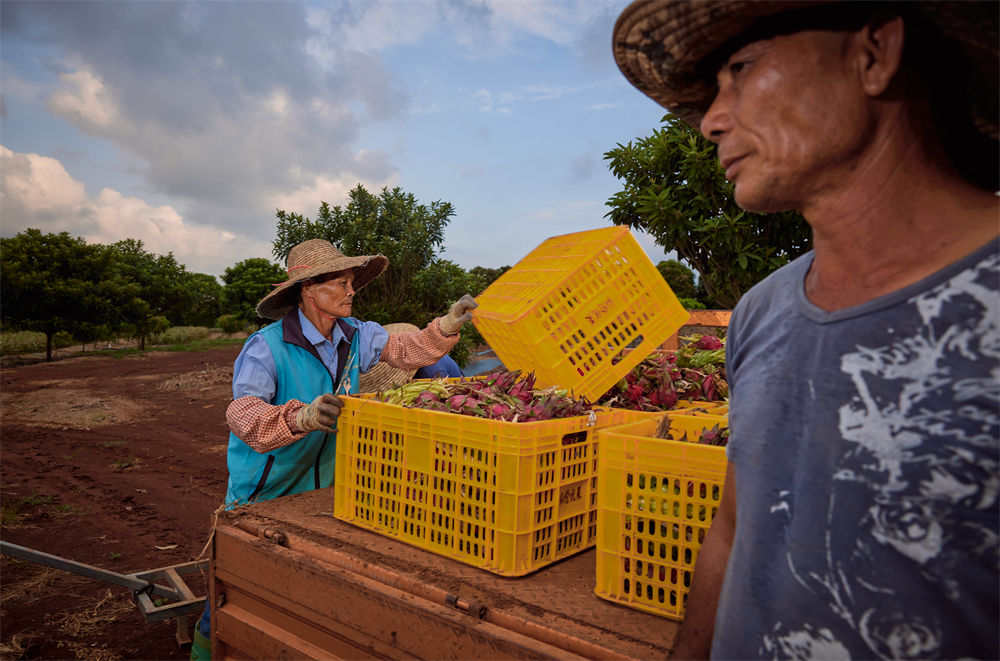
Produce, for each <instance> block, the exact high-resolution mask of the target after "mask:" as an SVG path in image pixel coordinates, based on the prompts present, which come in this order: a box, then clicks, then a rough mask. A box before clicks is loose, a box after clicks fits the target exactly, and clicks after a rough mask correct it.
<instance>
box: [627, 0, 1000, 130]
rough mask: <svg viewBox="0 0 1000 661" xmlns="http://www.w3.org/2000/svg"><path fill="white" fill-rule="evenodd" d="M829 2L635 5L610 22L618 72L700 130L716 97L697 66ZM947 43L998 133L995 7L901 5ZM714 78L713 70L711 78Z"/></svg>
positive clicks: (983, 122) (648, 0) (686, 0)
mask: <svg viewBox="0 0 1000 661" xmlns="http://www.w3.org/2000/svg"><path fill="white" fill-rule="evenodd" d="M830 1H831V0H812V1H800V0H778V1H773V0H761V1H750V0H730V1H727V2H716V1H706V0H703V1H696V0H636V1H635V2H633V3H632V4H630V5H629V6H628V7H626V8H625V9H624V10H623V11H622V13H621V15H620V16H619V17H618V20H617V21H616V22H615V28H614V36H613V41H612V48H613V51H614V57H615V61H616V62H617V63H618V68H619V69H621V71H622V73H623V74H624V75H625V77H626V78H627V79H628V80H629V82H631V83H632V84H633V85H635V86H636V87H637V88H638V89H639V90H640V91H641V92H643V93H644V94H646V95H647V96H649V97H650V98H651V99H653V100H654V101H656V102H657V103H659V104H660V105H661V106H663V107H664V108H667V109H668V110H670V111H671V112H672V113H674V114H675V115H677V116H678V117H680V118H681V119H682V120H684V121H685V122H687V123H688V124H690V125H692V126H694V127H696V128H697V127H698V125H699V124H700V123H701V119H702V117H703V116H704V114H705V112H706V111H707V110H708V107H709V106H710V105H711V103H712V101H713V99H714V98H715V91H716V90H715V84H714V80H710V79H709V78H708V77H707V76H706V75H705V74H706V72H704V71H702V70H701V69H700V65H701V63H702V62H703V60H704V59H705V58H706V57H708V56H709V55H712V54H713V53H714V52H715V51H717V50H718V49H719V48H720V47H722V46H723V45H725V44H726V43H728V42H730V41H731V40H732V39H734V38H735V37H737V36H739V35H740V34H742V33H743V32H745V31H746V30H747V29H749V28H750V27H751V26H753V24H754V23H755V22H756V21H757V20H758V19H760V18H763V17H766V16H774V15H776V14H779V13H783V12H786V11H790V10H795V9H802V8H805V7H811V6H818V5H823V4H828V3H829V2H830ZM902 4H903V5H905V6H908V7H911V8H913V9H915V10H916V11H918V12H920V13H921V14H922V15H923V16H924V17H925V18H927V19H929V20H930V21H932V22H933V23H934V24H936V25H937V26H938V27H939V28H940V29H941V31H942V32H943V33H944V35H945V36H946V37H948V38H950V39H952V40H953V41H954V42H955V43H956V45H957V46H958V47H959V49H960V50H961V51H962V52H963V53H964V55H965V56H966V58H968V60H969V63H970V64H971V65H972V66H973V67H974V70H975V72H976V74H977V75H975V76H973V88H972V89H970V90H969V99H970V102H971V103H972V110H973V114H974V118H973V120H974V122H975V124H976V127H977V128H978V129H979V130H980V131H981V132H982V133H984V134H985V135H987V136H989V137H990V138H993V139H994V140H996V139H997V137H998V131H997V107H998V102H997V80H998V74H997V72H998V64H997V57H998V48H997V10H996V4H995V3H973V2H915V3H902ZM713 73H714V72H713Z"/></svg>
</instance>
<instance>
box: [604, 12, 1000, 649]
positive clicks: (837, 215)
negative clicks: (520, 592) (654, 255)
mask: <svg viewBox="0 0 1000 661" xmlns="http://www.w3.org/2000/svg"><path fill="white" fill-rule="evenodd" d="M997 14H998V6H997V4H996V3H987V4H983V3H965V2H956V3H928V2H917V3H901V4H899V5H893V4H873V3H850V4H847V3H832V4H830V3H822V2H793V1H788V2H691V1H681V0H640V1H638V2H634V3H633V4H631V5H629V6H628V7H627V8H626V9H625V10H624V12H623V13H622V15H621V16H620V17H619V19H618V21H617V23H616V26H615V32H614V43H613V48H614V54H615V59H616V60H617V62H618V65H619V67H620V68H621V70H622V71H623V73H624V74H625V76H626V77H627V78H628V79H629V80H630V81H631V82H632V83H633V84H635V85H636V87H638V88H639V89H640V90H642V91H643V92H645V93H646V94H648V95H649V96H651V97H652V98H653V99H655V100H656V101H657V102H659V103H660V104H661V105H663V106H665V107H666V108H668V109H670V110H671V111H673V112H675V113H676V114H677V115H678V116H680V117H681V118H682V119H684V120H685V121H687V122H689V123H691V124H692V125H694V126H698V127H700V129H701V132H702V133H703V134H704V135H705V136H706V137H707V138H708V139H709V140H711V141H712V142H715V143H716V144H717V146H718V157H719V160H720V161H721V164H722V166H723V167H724V168H725V171H726V176H727V178H728V179H729V180H730V181H731V182H732V183H733V185H734V187H735V193H734V194H735V199H736V201H737V202H738V203H739V204H740V206H742V207H743V208H745V209H748V210H752V211H762V212H771V211H775V212H776V211H782V210H786V209H797V210H799V211H800V212H801V213H802V214H803V216H804V217H805V219H806V220H807V221H808V223H809V224H810V226H811V228H812V231H813V246H814V249H813V251H812V252H810V253H809V254H807V255H804V256H802V257H801V258H799V259H797V260H795V261H793V262H792V263H790V264H788V265H787V266H785V267H784V268H782V269H780V270H778V271H777V272H775V273H774V274H772V275H771V276H770V277H769V278H767V279H766V280H764V281H763V282H761V283H760V284H758V285H757V286H756V287H754V288H753V289H752V290H751V291H750V292H748V293H747V294H746V295H745V296H744V297H743V299H742V300H741V301H740V302H739V304H738V305H737V307H736V309H735V311H734V313H733V316H732V322H731V324H730V330H729V336H728V342H727V351H728V354H727V367H728V370H729V374H730V378H731V380H730V386H731V392H732V396H731V402H730V409H729V410H730V424H731V440H730V442H729V447H728V456H729V464H728V474H727V477H726V484H725V487H724V489H723V502H722V503H721V506H720V508H719V511H718V513H717V515H716V516H715V519H714V522H713V523H712V527H711V530H710V531H709V533H708V535H707V537H706V539H705V541H704V544H703V546H702V548H701V549H700V552H699V554H698V559H697V567H696V572H695V575H694V582H693V585H692V588H691V592H690V594H689V595H688V597H689V598H688V600H687V612H686V616H685V620H684V622H683V624H682V626H681V630H680V633H679V636H678V640H677V641H676V645H675V647H674V656H675V657H677V658H690V657H704V656H705V655H707V654H708V653H709V651H711V655H712V656H713V657H716V658H725V659H743V658H753V657H761V656H767V657H775V658H778V657H781V658H785V657H795V658H807V657H821V658H848V657H854V658H871V659H873V658H901V657H907V658H939V657H941V658H956V657H978V658H991V659H995V658H998V657H1000V648H998V629H997V622H998V601H1000V600H998V586H1000V574H998V564H1000V551H998V536H1000V530H998V500H997V494H998V485H1000V472H998V464H1000V440H998V439H1000V427H998V420H1000V363H998V357H1000V327H998V324H1000V293H998V281H1000V267H998V264H1000V254H998V241H997V233H998V227H1000V224H998V221H1000V213H998V203H997V196H996V195H995V194H994V193H995V192H996V190H997V162H998V160H1000V159H998V151H997V143H996V139H997V98H998V95H997V80H998V74H997V70H998V57H997Z"/></svg>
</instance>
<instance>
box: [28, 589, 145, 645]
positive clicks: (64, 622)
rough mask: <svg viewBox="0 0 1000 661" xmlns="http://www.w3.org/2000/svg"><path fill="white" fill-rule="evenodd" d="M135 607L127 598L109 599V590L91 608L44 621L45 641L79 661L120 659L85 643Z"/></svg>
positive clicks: (112, 597) (112, 596)
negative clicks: (53, 642)
mask: <svg viewBox="0 0 1000 661" xmlns="http://www.w3.org/2000/svg"><path fill="white" fill-rule="evenodd" d="M134 608H135V606H134V605H133V604H132V602H131V600H130V599H129V597H128V595H126V594H120V595H117V596H115V595H113V594H112V593H111V590H105V591H104V594H103V595H101V597H100V598H99V599H98V600H97V601H96V602H95V603H93V604H92V605H90V606H88V607H86V608H84V609H83V610H80V611H77V612H75V613H60V614H58V615H49V616H46V617H45V625H46V627H47V628H48V631H49V639H50V640H53V641H55V642H56V643H57V645H58V646H59V647H60V648H63V647H65V648H68V649H69V650H70V652H71V653H72V656H73V658H75V659H81V660H83V661H111V660H112V659H118V658H121V654H120V653H118V652H116V651H114V650H112V649H110V648H108V647H106V646H104V645H96V646H95V645H93V644H91V643H88V642H85V640H93V637H94V636H100V635H101V634H103V633H104V632H106V631H107V630H108V628H109V627H110V626H111V625H112V624H114V623H115V622H117V621H119V620H121V619H122V618H123V617H125V616H127V615H128V614H129V613H130V612H131V611H132V610H133V609H134Z"/></svg>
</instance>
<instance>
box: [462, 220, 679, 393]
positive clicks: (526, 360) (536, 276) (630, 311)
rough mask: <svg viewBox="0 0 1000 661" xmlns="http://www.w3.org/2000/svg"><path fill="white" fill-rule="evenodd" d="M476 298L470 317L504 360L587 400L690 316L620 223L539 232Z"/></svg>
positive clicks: (513, 366) (659, 343) (630, 367)
mask: <svg viewBox="0 0 1000 661" xmlns="http://www.w3.org/2000/svg"><path fill="white" fill-rule="evenodd" d="M477 301H478V302H479V308H477V310H476V313H475V315H474V316H473V323H474V324H475V325H476V327H477V328H478V329H479V331H480V333H481V334H482V335H483V337H484V338H485V339H486V341H487V343H488V344H489V345H490V347H491V348H492V349H493V351H494V352H495V353H496V354H497V357H498V358H499V359H500V360H501V361H502V362H503V364H504V365H506V366H508V367H511V368H519V369H525V370H532V371H534V372H535V375H536V377H537V379H538V383H539V385H542V386H547V385H560V386H563V387H568V388H571V389H572V390H573V391H574V392H575V393H576V394H577V395H579V396H585V397H588V398H590V399H597V398H598V397H600V396H601V395H603V394H604V393H605V392H607V390H608V389H610V388H611V386H613V385H614V384H615V383H616V382H617V381H618V380H619V379H621V378H622V377H623V376H624V375H625V374H626V373H628V371H629V370H631V369H632V368H633V367H634V366H635V365H637V364H638V363H639V362H641V361H642V359H643V358H644V357H645V356H647V355H649V354H650V353H651V352H652V351H653V350H655V349H656V348H657V347H659V346H660V345H661V344H662V343H663V342H664V341H666V340H667V338H669V337H670V336H671V335H673V333H675V332H676V331H677V330H678V329H679V328H680V327H681V326H682V325H683V324H684V322H685V321H686V320H687V319H688V317H689V313H688V312H687V311H686V310H685V309H684V307H683V306H682V305H681V304H680V301H678V300H677V297H676V296H674V294H673V292H672V291H671V290H670V287H669V286H668V285H667V284H666V281H664V279H663V277H662V276H661V275H660V274H659V272H658V271H657V270H656V267H655V266H654V265H653V263H652V262H651V261H650V260H649V258H648V257H647V256H646V254H645V252H644V251H643V249H642V247H641V246H640V245H639V243H638V242H637V241H636V240H635V238H634V237H633V236H632V235H631V233H630V232H629V230H628V228H625V227H611V228H603V229H599V230H590V231H587V232H577V233H574V234H565V235H562V236H557V237H552V238H550V239H547V240H546V241H544V242H543V243H542V244H541V245H540V246H539V247H538V248H536V249H535V250H533V251H532V252H531V253H529V254H528V255H527V256H526V257H525V258H524V259H522V260H521V261H520V262H518V263H517V264H516V265H515V266H513V267H512V268H511V269H509V270H508V271H506V272H505V273H504V274H503V275H501V276H500V278H498V279H497V280H496V281H494V282H493V283H492V284H491V285H490V286H489V287H488V288H487V289H486V291H484V292H483V293H481V294H480V295H479V296H478V297H477ZM627 349H630V350H627Z"/></svg>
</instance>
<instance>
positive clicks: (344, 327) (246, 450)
mask: <svg viewBox="0 0 1000 661" xmlns="http://www.w3.org/2000/svg"><path fill="white" fill-rule="evenodd" d="M387 263H388V260H387V259H386V258H385V257H384V256H382V255H374V256H363V257H347V256H346V255H344V254H343V253H341V252H340V251H339V250H337V248H335V247H334V246H333V245H332V244H331V243H330V242H328V241H324V240H322V239H312V240H310V241H305V242H304V243H300V244H299V245H297V246H295V247H294V248H292V250H291V252H289V254H288V280H286V281H285V282H283V283H281V284H280V285H277V286H276V287H275V289H274V291H272V292H271V293H269V294H268V295H267V296H265V297H264V298H263V300H261V302H260V303H259V304H258V305H257V314H258V315H260V316H261V317H264V318H266V319H277V320H278V321H276V322H275V323H273V324H271V325H269V326H266V327H265V328H263V329H262V330H260V331H259V332H257V333H255V334H253V335H251V336H250V338H249V339H248V340H247V342H246V344H245V345H244V346H243V350H242V351H241V352H240V355H239V357H238V358H237V359H236V365H235V367H234V370H233V402H232V403H231V404H230V405H229V408H228V410H227V411H226V420H227V421H228V422H229V427H230V429H231V430H232V433H231V434H230V435H229V455H228V464H229V489H228V492H227V494H226V505H227V507H234V506H236V505H241V504H245V503H248V502H253V501H257V500H269V499H271V498H276V497H278V496H286V495H289V494H293V493H300V492H302V491H308V490H310V489H320V488H323V487H328V486H331V485H332V484H333V463H334V455H335V451H334V447H335V441H336V436H335V431H336V430H335V425H336V419H337V416H338V415H339V413H340V408H341V402H340V399H339V398H338V397H337V395H338V394H348V393H356V392H358V384H359V380H360V375H361V374H363V373H365V372H368V371H369V370H371V369H372V368H373V367H374V366H375V365H376V364H378V363H379V362H384V363H386V364H388V365H390V366H392V367H396V368H400V369H405V370H415V369H418V368H420V367H424V366H425V365H430V364H432V363H434V362H435V361H437V360H438V359H439V358H441V357H442V356H444V355H445V354H447V353H448V351H450V350H451V348H452V347H454V346H455V343H456V342H458V337H459V336H458V331H459V329H460V328H461V327H462V325H463V324H464V323H465V322H466V321H468V320H469V319H471V318H472V313H471V310H472V308H474V307H476V302H475V300H474V299H473V298H472V297H471V296H469V295H465V296H463V297H462V298H461V299H460V300H459V301H458V302H456V303H455V304H453V305H452V306H451V309H450V311H449V312H448V314H447V315H446V316H444V317H440V318H438V319H435V320H433V321H432V322H431V323H430V324H428V325H427V327H426V328H425V329H423V330H421V331H417V332H411V333H395V334H392V335H390V334H389V333H387V332H386V331H385V329H384V328H383V327H382V326H381V325H379V324H377V323H375V322H371V321H369V322H362V321H359V320H357V319H355V318H353V317H351V309H352V306H353V303H354V295H355V292H356V291H358V290H359V289H361V288H362V287H364V286H365V285H366V284H368V283H369V282H371V281H372V280H374V279H375V278H376V277H378V275H379V274H381V273H382V271H383V270H385V267H386V265H387Z"/></svg>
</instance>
